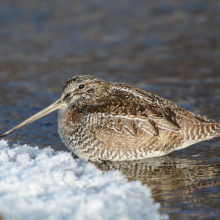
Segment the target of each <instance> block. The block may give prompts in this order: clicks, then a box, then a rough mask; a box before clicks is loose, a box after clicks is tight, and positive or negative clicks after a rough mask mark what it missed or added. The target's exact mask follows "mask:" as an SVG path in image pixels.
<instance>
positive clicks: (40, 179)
mask: <svg viewBox="0 0 220 220" xmlns="http://www.w3.org/2000/svg"><path fill="white" fill-rule="evenodd" d="M159 207H160V205H159V204H158V203H155V202H154V201H153V199H152V198H151V191H150V189H149V188H148V187H147V186H144V185H141V183H140V182H139V181H134V182H128V181H127V180H126V178H125V177H124V176H123V175H122V174H121V173H120V172H119V171H110V172H107V173H104V174H103V173H102V171H100V170H98V169H97V168H96V167H95V166H94V165H93V164H91V163H90V162H87V161H85V160H83V159H77V160H76V159H73V158H72V156H71V154H70V153H68V152H62V151H59V152H55V151H54V150H53V149H51V148H49V147H48V148H44V149H40V148H38V147H30V146H28V145H22V146H21V145H16V146H13V147H9V145H8V143H7V141H5V140H1V141H0V215H2V216H3V217H4V219H16V220H19V219H22V220H23V219H33V220H34V219H37V220H39V219H50V220H53V219H59V220H61V219H65V220H66V219H71V220H72V219H75V220H84V219H86V220H87V219H88V220H93V219H94V220H103V219H108V220H111V219H112V220H117V219H121V220H126V219H138V220H142V219H144V220H147V219H149V220H157V219H168V217H167V216H165V215H162V214H161V213H160V212H159V211H158V208H159Z"/></svg>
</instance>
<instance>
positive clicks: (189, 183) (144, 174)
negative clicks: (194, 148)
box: [93, 156, 220, 202]
mask: <svg viewBox="0 0 220 220" xmlns="http://www.w3.org/2000/svg"><path fill="white" fill-rule="evenodd" d="M93 163H94V164H95V165H96V167H97V168H98V169H100V170H102V171H103V172H108V171H110V170H119V171H121V172H122V174H124V175H125V176H126V178H127V179H128V180H129V181H134V180H139V181H140V182H141V183H142V184H146V185H147V186H149V187H151V190H152V193H153V197H154V199H155V200H156V201H160V202H161V201H163V200H164V199H163V196H164V195H165V194H167V193H168V192H170V191H172V190H178V189H183V190H184V192H182V193H183V196H184V194H186V193H189V192H192V191H194V190H197V189H201V188H206V187H214V186H220V180H219V175H220V164H217V165H198V164H197V161H195V160H188V159H178V158H173V157H170V156H164V157H160V158H157V159H156V160H155V158H148V159H144V160H138V161H103V162H93ZM214 178H217V179H216V180H214V181H208V180H211V179H214ZM179 193H181V192H179ZM168 194H169V193H168ZM166 197H167V196H166ZM168 197H169V196H168Z"/></svg>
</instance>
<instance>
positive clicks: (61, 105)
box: [0, 99, 66, 137]
mask: <svg viewBox="0 0 220 220" xmlns="http://www.w3.org/2000/svg"><path fill="white" fill-rule="evenodd" d="M64 107H66V104H65V103H63V102H62V101H61V100H60V99H58V100H57V101H56V102H54V103H53V104H52V105H50V106H48V107H47V108H45V109H43V110H42V111H40V112H38V113H37V114H35V115H33V116H31V117H30V118H28V119H27V120H25V121H23V122H22V123H21V124H19V125H17V126H15V127H14V128H12V129H10V130H8V131H6V132H4V133H2V134H0V137H5V136H6V135H8V134H10V133H12V132H13V131H16V130H18V129H19V128H21V127H23V126H25V125H28V124H30V123H32V122H34V121H36V120H37V119H39V118H42V117H44V116H45V115H47V114H49V113H51V112H53V111H55V110H57V109H61V108H64Z"/></svg>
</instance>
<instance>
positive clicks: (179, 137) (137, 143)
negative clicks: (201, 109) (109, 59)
mask: <svg viewBox="0 0 220 220" xmlns="http://www.w3.org/2000/svg"><path fill="white" fill-rule="evenodd" d="M93 78H95V79H93ZM93 78H87V79H86V80H87V81H86V82H87V84H89V83H91V84H94V85H95V86H97V87H98V89H96V87H95V86H94V88H93V89H92V90H91V89H90V91H92V92H93V94H92V95H91V96H89V95H88V94H87V95H86V96H84V97H83V98H81V99H80V102H79V101H78V102H77V105H76V104H74V105H70V106H69V107H68V108H66V109H61V110H60V111H59V120H58V123H59V124H58V127H59V134H60V137H61V139H62V140H63V142H64V143H65V145H66V146H67V147H68V148H69V149H70V150H72V151H73V152H74V153H75V154H77V155H78V156H79V157H83V158H87V159H90V160H94V161H96V160H112V161H120V160H137V159H143V158H147V157H156V156H163V155H165V154H168V153H170V152H172V151H173V150H178V149H181V148H184V147H187V146H189V145H192V144H195V143H197V142H199V141H203V140H208V139H210V138H213V137H216V136H218V132H219V129H220V125H219V123H216V122H215V121H214V120H211V119H207V118H205V117H204V116H201V115H198V114H194V113H191V112H189V111H187V110H185V109H182V108H181V107H180V106H179V105H178V104H175V103H173V102H172V101H170V100H167V99H164V98H161V97H159V96H157V95H155V94H153V93H150V92H148V91H145V90H142V89H139V88H136V87H132V86H129V85H126V84H121V83H106V82H104V81H103V80H100V81H99V79H98V78H96V77H93ZM77 80H78V81H80V82H83V77H78V78H72V79H71V80H70V81H68V80H67V81H66V82H65V86H66V87H67V86H69V87H70V86H71V83H74V82H75V81H77ZM65 86H64V88H63V91H65V92H68V87H67V88H65ZM96 90H97V91H98V92H99V93H98V95H97V96H96V93H95V92H96ZM97 97H98V98H97ZM87 98H88V100H87Z"/></svg>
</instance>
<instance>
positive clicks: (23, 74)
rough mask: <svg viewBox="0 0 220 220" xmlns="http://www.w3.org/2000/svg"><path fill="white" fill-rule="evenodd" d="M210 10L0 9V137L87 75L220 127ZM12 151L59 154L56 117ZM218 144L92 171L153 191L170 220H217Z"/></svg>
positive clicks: (215, 28)
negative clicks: (115, 174)
mask: <svg viewBox="0 0 220 220" xmlns="http://www.w3.org/2000/svg"><path fill="white" fill-rule="evenodd" d="M219 13H220V4H219V2H218V1H214V0H213V1H209V2H207V1H201V0H200V1H199V0H193V1H188V0H187V1H184V2H177V1H174V0H167V1H166V2H165V1H161V0H158V1H152V2H150V1H142V0H138V1H131V0H129V1H124V0H120V1H116V0H113V1H103V0H92V1H87V0H84V1H70V0H65V1H58V0H53V1H46V2H45V1H43V0H38V1H31V2H29V3H27V1H24V0H17V1H16V2H14V1H10V0H9V1H4V0H3V1H1V2H0V94H1V96H0V113H1V117H0V128H1V130H6V129H8V128H10V127H13V126H14V125H16V124H18V123H20V122H21V121H23V120H24V119H25V118H27V117H28V116H31V115H33V114H34V113H36V112H38V111H39V110H41V109H42V108H44V107H46V106H47V105H49V104H50V103H52V102H53V101H55V100H56V99H58V98H59V96H60V92H61V88H62V84H63V82H64V81H65V79H67V78H69V77H71V76H74V75H79V74H80V75H84V74H87V75H94V76H98V77H101V78H103V79H105V80H109V81H120V82H123V83H128V84H131V85H134V86H138V87H141V88H144V89H146V90H150V91H152V92H154V93H156V94H158V95H161V96H163V97H165V98H168V99H171V100H173V101H175V102H178V103H179V104H180V105H181V106H182V107H184V108H186V109H187V110H190V111H193V112H196V113H200V114H203V115H206V116H207V117H209V118H213V119H216V120H218V121H219V120H220V115H219V109H220V87H219V85H220V65H219V60H220V40H219V39H220V29H219V26H220V17H219ZM7 139H8V140H9V141H10V142H11V143H16V142H20V143H21V144H24V143H28V144H30V145H31V146H34V145H38V146H39V147H41V148H44V147H45V146H48V145H50V146H51V147H52V148H54V149H55V150H65V151H66V148H65V147H64V145H63V144H62V143H61V141H60V138H59V137H58V134H57V113H52V114H50V115H48V116H47V117H45V118H43V119H41V120H39V121H36V122H35V123H33V124H31V125H28V126H26V127H24V128H23V129H21V130H19V131H17V132H15V133H12V134H11V135H10V136H9V137H7ZM219 146H220V140H219V139H218V138H216V139H213V140H211V141H209V142H203V143H199V144H197V145H194V146H191V147H188V148H186V149H183V150H180V151H176V152H173V153H171V154H170V155H168V156H166V157H161V158H155V159H150V160H144V161H138V162H125V163H110V162H107V163H103V164H96V166H97V167H98V168H100V169H101V170H103V171H107V170H110V169H113V170H114V169H118V170H121V171H122V173H123V174H125V175H126V176H127V178H128V180H129V181H132V180H137V179H138V180H140V181H141V182H142V183H143V184H146V185H147V186H149V187H150V188H151V189H152V193H153V198H154V199H155V201H157V202H160V203H161V211H162V212H164V213H167V214H169V216H170V218H171V219H198V218H199V219H219V218H220V206H219V203H220V178H219V170H220V169H219V166H220V147H219Z"/></svg>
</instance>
